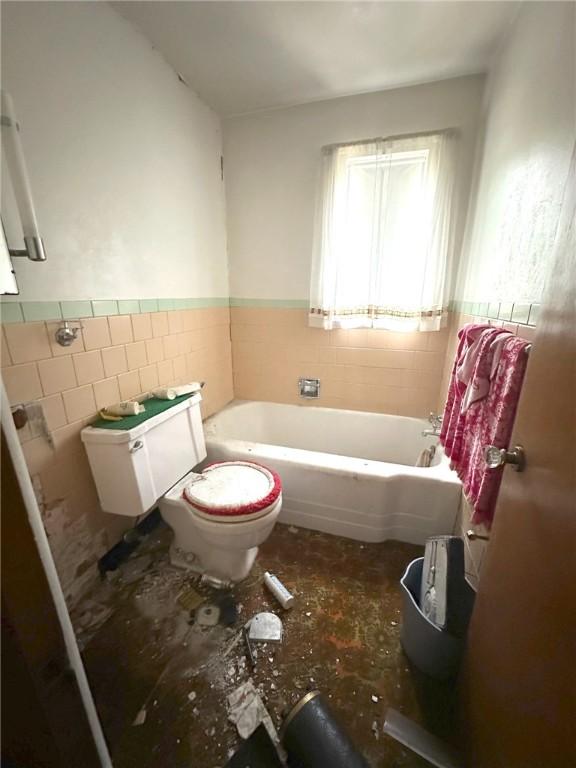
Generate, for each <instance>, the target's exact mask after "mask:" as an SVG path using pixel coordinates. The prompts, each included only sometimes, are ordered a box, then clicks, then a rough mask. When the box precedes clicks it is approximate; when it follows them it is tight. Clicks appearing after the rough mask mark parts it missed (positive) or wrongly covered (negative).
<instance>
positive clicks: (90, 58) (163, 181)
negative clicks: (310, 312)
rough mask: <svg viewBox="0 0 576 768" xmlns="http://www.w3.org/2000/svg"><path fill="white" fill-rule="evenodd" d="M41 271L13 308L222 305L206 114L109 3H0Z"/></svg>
mask: <svg viewBox="0 0 576 768" xmlns="http://www.w3.org/2000/svg"><path fill="white" fill-rule="evenodd" d="M2 87H3V88H6V89H7V90H8V91H9V92H10V93H11V94H12V97H13V99H14V103H15V106H16V110H17V115H18V118H19V120H20V122H21V125H22V138H23V143H24V150H25V154H26V158H27V162H28V167H29V173H30V177H31V183H32V188H33V192H34V198H35V202H36V206H37V213H38V217H39V220H40V224H41V227H42V234H43V237H44V242H45V246H46V249H47V252H48V261H47V262H46V263H45V264H32V263H30V262H27V261H25V260H23V259H18V260H16V270H17V276H18V282H19V286H20V290H21V295H20V299H21V300H25V301H34V300H58V299H81V298H97V299H98V298H131V297H134V298H141V297H166V298H171V297H212V296H227V295H228V276H227V257H226V232H225V208H224V189H223V183H222V181H221V178H220V154H221V131H220V122H219V119H218V117H217V116H216V114H215V113H214V112H213V111H212V110H210V109H209V108H208V107H207V106H206V105H204V104H203V103H202V102H201V101H200V100H199V99H198V97H197V96H196V95H195V94H194V93H193V92H192V91H191V90H190V89H189V88H188V87H186V86H185V85H184V84H183V83H181V82H179V80H178V78H177V76H176V74H175V73H174V71H173V70H172V69H170V68H169V67H168V65H167V64H166V63H165V61H164V60H163V59H162V57H161V56H160V54H159V53H158V52H156V51H154V50H153V49H152V47H151V45H150V44H149V43H148V42H147V40H146V39H145V38H144V37H143V36H142V35H140V33H139V32H137V31H136V30H135V29H134V28H133V27H132V26H131V25H130V24H129V23H128V22H127V21H126V20H125V19H123V18H122V17H120V16H119V15H118V14H117V13H116V12H115V11H114V10H113V9H112V8H111V7H110V5H109V4H108V3H103V2H101V3H100V2H99V3H94V2H86V3H78V2H70V3H67V2H41V3H13V2H10V3H2Z"/></svg>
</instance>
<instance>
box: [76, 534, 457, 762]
mask: <svg viewBox="0 0 576 768" xmlns="http://www.w3.org/2000/svg"><path fill="white" fill-rule="evenodd" d="M170 538H171V532H170V531H169V530H168V529H167V528H166V527H165V526H163V525H162V526H161V527H160V528H158V529H156V530H155V531H154V532H153V533H152V534H150V535H149V536H148V539H147V540H146V541H145V542H143V544H142V545H141V546H140V547H139V549H138V550H137V551H136V552H135V553H134V554H133V555H132V557H131V558H130V559H129V560H128V561H127V562H126V563H124V564H123V565H122V566H121V567H120V568H119V569H118V571H116V572H114V574H112V578H110V579H107V580H106V581H105V582H103V583H102V585H101V586H100V587H99V588H98V589H97V590H95V591H94V593H93V594H92V595H90V596H89V599H87V600H86V601H85V602H84V603H83V606H82V611H81V612H80V613H77V614H76V616H75V617H74V620H75V624H76V626H77V628H78V635H79V638H80V642H81V645H82V646H83V656H84V660H85V664H86V669H87V673H88V677H89V679H90V684H91V687H92V691H93V694H94V698H95V700H96V705H97V708H98V711H99V713H100V717H101V720H102V724H103V727H104V731H105V734H106V738H107V741H108V744H109V747H110V751H111V753H112V758H113V761H114V766H115V768H167V766H169V767H170V768H215V767H216V766H224V765H225V763H226V762H227V760H228V758H229V757H230V755H231V754H232V753H233V751H234V750H235V749H236V748H237V747H238V745H239V743H240V738H239V736H238V734H237V732H236V729H235V726H234V725H233V724H232V723H231V722H229V721H228V719H227V710H226V697H227V695H228V694H230V693H231V692H232V691H233V690H234V689H235V688H237V687H238V686H239V685H240V684H241V683H242V682H244V681H246V680H247V679H248V678H249V677H250V676H252V678H253V680H254V683H255V685H256V686H257V687H258V688H259V689H260V690H261V692H262V695H263V699H264V702H265V704H266V706H267V708H268V710H269V712H270V714H271V716H272V719H273V721H274V723H275V724H276V726H277V727H279V725H280V722H281V719H282V717H281V716H282V713H283V712H284V711H285V710H286V708H287V707H290V706H291V705H293V704H294V703H295V702H296V701H298V699H299V698H301V697H302V696H303V695H304V694H305V693H306V691H308V690H312V689H316V688H318V689H320V690H321V691H322V692H323V694H324V696H325V697H326V699H327V701H328V703H329V704H330V706H331V708H332V709H333V712H334V713H335V715H336V717H337V719H338V720H339V721H340V722H341V723H342V724H344V725H345V727H346V729H347V731H348V733H349V735H350V736H351V737H352V739H353V741H354V742H355V744H356V745H357V747H358V748H359V749H360V751H361V752H362V753H363V754H364V755H365V757H366V758H367V760H368V761H369V763H370V765H371V766H372V767H373V768H423V766H425V765H429V764H428V763H425V762H424V761H422V760H421V759H420V758H418V757H416V756H415V755H413V754H412V753H410V752H409V751H408V750H406V749H404V748H403V747H401V746H400V745H399V744H397V743H395V742H394V741H392V740H391V739H389V738H388V737H387V736H385V735H384V734H383V733H382V723H383V721H384V716H385V712H386V709H387V707H389V706H391V707H394V708H396V709H398V710H400V711H401V712H402V713H403V714H405V715H407V716H408V717H411V718H413V719H415V720H417V721H418V722H420V723H422V724H423V725H425V726H426V727H427V728H428V729H429V730H431V731H433V732H435V733H436V734H437V735H439V736H443V737H447V736H449V734H450V732H451V730H452V724H451V698H452V697H451V690H450V689H449V688H448V689H447V688H445V687H441V686H439V685H438V684H432V683H430V681H426V680H425V679H424V678H423V677H422V676H421V675H419V674H418V673H417V671H416V670H414V669H413V668H411V666H410V664H409V663H408V661H407V659H406V657H405V656H404V654H403V652H402V650H401V647H400V640H399V636H400V622H401V615H400V608H401V597H400V590H399V585H398V581H399V579H400V577H401V575H402V573H403V571H404V569H405V567H406V565H407V564H408V563H409V562H410V560H412V559H413V558H414V557H418V556H420V555H421V554H422V548H421V547H416V546H412V545H409V544H400V543H398V542H385V543H384V544H361V543H359V542H356V541H351V540H349V539H343V538H339V537H336V536H329V535H327V534H322V533H317V532H315V531H308V530H304V529H296V528H294V527H292V526H290V527H289V526H285V525H276V527H275V529H274V531H273V533H272V535H271V537H270V538H269V539H268V541H267V542H266V543H265V545H264V546H263V547H261V550H260V554H259V557H258V560H257V562H256V565H255V566H254V568H253V570H252V573H251V574H250V576H249V577H248V579H247V580H246V581H245V582H244V583H242V584H240V585H238V586H236V587H235V588H234V590H233V594H234V596H235V598H236V600H237V602H238V606H239V608H240V615H239V618H238V621H237V622H236V624H235V625H234V626H232V627H223V626H220V625H217V626H215V627H205V626H199V625H197V624H196V625H195V624H194V622H193V620H191V618H190V612H189V611H187V610H185V609H184V608H182V607H181V605H180V604H179V603H178V602H177V597H178V596H179V595H180V594H181V593H182V591H183V589H184V588H185V587H186V586H187V585H196V588H197V590H198V591H199V592H201V593H202V594H203V595H205V596H207V597H208V598H210V597H211V596H213V595H214V590H212V589H210V588H209V587H199V586H197V584H196V581H197V579H196V578H195V577H193V576H191V575H190V574H188V573H186V572H184V571H181V570H178V569H175V568H173V567H172V566H171V565H170V564H169V560H168V546H169V542H170ZM265 570H269V571H271V572H272V573H275V574H276V575H278V577H279V578H280V579H281V580H282V581H283V582H284V583H285V584H286V586H287V587H288V589H290V590H291V591H292V593H293V594H294V595H295V597H296V601H295V604H294V606H293V607H292V609H291V610H289V611H283V610H282V608H280V606H279V605H278V603H277V602H276V601H275V599H274V597H273V596H272V595H271V594H270V593H269V592H268V591H267V589H266V588H265V587H264V585H263V583H262V577H263V573H264V571H265ZM258 611H273V612H276V613H278V614H279V615H280V616H281V617H282V620H283V622H284V640H283V642H282V644H281V645H276V644H271V643H268V644H267V645H266V647H263V646H262V645H258V646H257V650H258V656H257V663H256V668H255V670H254V671H251V670H250V669H249V667H248V665H247V663H246V657H245V652H244V645H243V643H242V642H236V644H235V640H238V638H239V628H240V627H241V626H242V624H243V623H244V622H246V621H247V620H248V619H249V618H250V617H251V616H252V615H253V614H254V613H256V612H258ZM142 721H143V722H142ZM139 722H140V723H141V724H135V723H139Z"/></svg>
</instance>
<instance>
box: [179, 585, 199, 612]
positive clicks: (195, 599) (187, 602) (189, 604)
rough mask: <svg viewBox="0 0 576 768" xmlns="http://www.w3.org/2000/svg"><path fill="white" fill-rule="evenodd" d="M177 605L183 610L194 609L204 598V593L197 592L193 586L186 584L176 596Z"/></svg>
mask: <svg viewBox="0 0 576 768" xmlns="http://www.w3.org/2000/svg"><path fill="white" fill-rule="evenodd" d="M176 600H177V602H178V605H180V606H181V607H182V608H184V610H185V611H190V612H192V611H195V610H196V608H198V606H199V605H202V603H203V602H204V601H205V600H206V598H205V597H204V595H201V594H200V593H199V592H197V591H196V590H195V589H194V587H191V586H190V585H187V586H186V587H185V588H184V589H183V590H182V592H180V594H179V595H178V597H177V598H176Z"/></svg>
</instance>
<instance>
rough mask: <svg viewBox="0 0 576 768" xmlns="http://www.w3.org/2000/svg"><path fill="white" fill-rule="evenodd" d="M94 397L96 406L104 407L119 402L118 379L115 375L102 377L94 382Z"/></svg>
mask: <svg viewBox="0 0 576 768" xmlns="http://www.w3.org/2000/svg"><path fill="white" fill-rule="evenodd" d="M94 399H95V401H96V407H97V408H105V407H106V406H107V405H115V404H116V403H119V402H120V400H121V399H122V398H121V395H120V388H119V386H118V380H117V378H116V377H115V376H113V377H112V378H110V379H103V380H102V381H97V382H96V383H95V384H94Z"/></svg>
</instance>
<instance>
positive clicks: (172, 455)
mask: <svg viewBox="0 0 576 768" xmlns="http://www.w3.org/2000/svg"><path fill="white" fill-rule="evenodd" d="M201 400H202V397H201V395H200V393H196V394H193V395H192V396H190V397H187V398H184V399H182V398H179V399H177V400H176V401H174V403H173V404H172V403H160V405H158V403H156V405H155V406H154V407H150V409H149V410H150V414H151V415H150V417H149V418H148V417H147V416H146V414H145V413H144V414H139V415H137V416H133V417H129V418H128V419H125V420H123V422H125V423H124V424H123V425H120V424H118V425H117V424H116V423H113V424H111V423H109V422H107V423H100V422H98V423H96V424H94V425H92V426H90V427H86V428H85V429H83V430H82V442H83V443H84V445H85V446H86V452H87V455H88V460H89V462H90V468H91V470H92V475H93V477H94V481H95V483H96V488H97V490H98V498H99V500H100V505H101V507H102V509H103V510H104V511H105V512H110V513H111V514H117V515H123V516H128V517H134V518H136V517H140V516H141V515H145V514H147V513H148V512H150V511H151V510H152V509H154V508H155V507H156V506H159V507H160V513H161V515H162V517H163V518H164V520H165V521H166V523H167V524H168V525H169V526H170V527H171V528H172V530H173V531H174V542H173V544H172V547H171V550H170V557H171V560H172V562H173V563H174V565H178V566H181V567H184V568H189V569H190V570H192V571H194V572H196V573H202V574H206V575H207V576H209V577H212V578H213V579H217V580H219V581H240V580H241V579H244V578H246V576H247V575H248V573H249V572H250V568H251V567H252V565H253V563H254V560H255V559H256V555H257V554H258V547H259V545H260V544H262V542H264V541H265V540H266V539H267V538H268V536H269V535H270V533H271V532H272V528H273V527H274V523H275V522H276V520H277V518H278V515H279V514H280V508H281V506H282V487H281V483H280V478H279V477H278V475H277V474H276V473H275V472H273V471H272V470H270V469H268V468H267V467H263V466H262V465H260V464H256V463H253V462H247V461H227V462H220V463H218V464H212V465H210V466H208V467H206V468H205V469H204V471H203V472H200V473H198V472H194V471H192V470H193V468H194V467H196V466H198V465H199V464H200V463H201V462H202V461H204V459H205V458H206V444H205V441H204V430H203V426H202V418H201V414H200V402H201ZM148 402H149V401H146V403H148Z"/></svg>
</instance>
